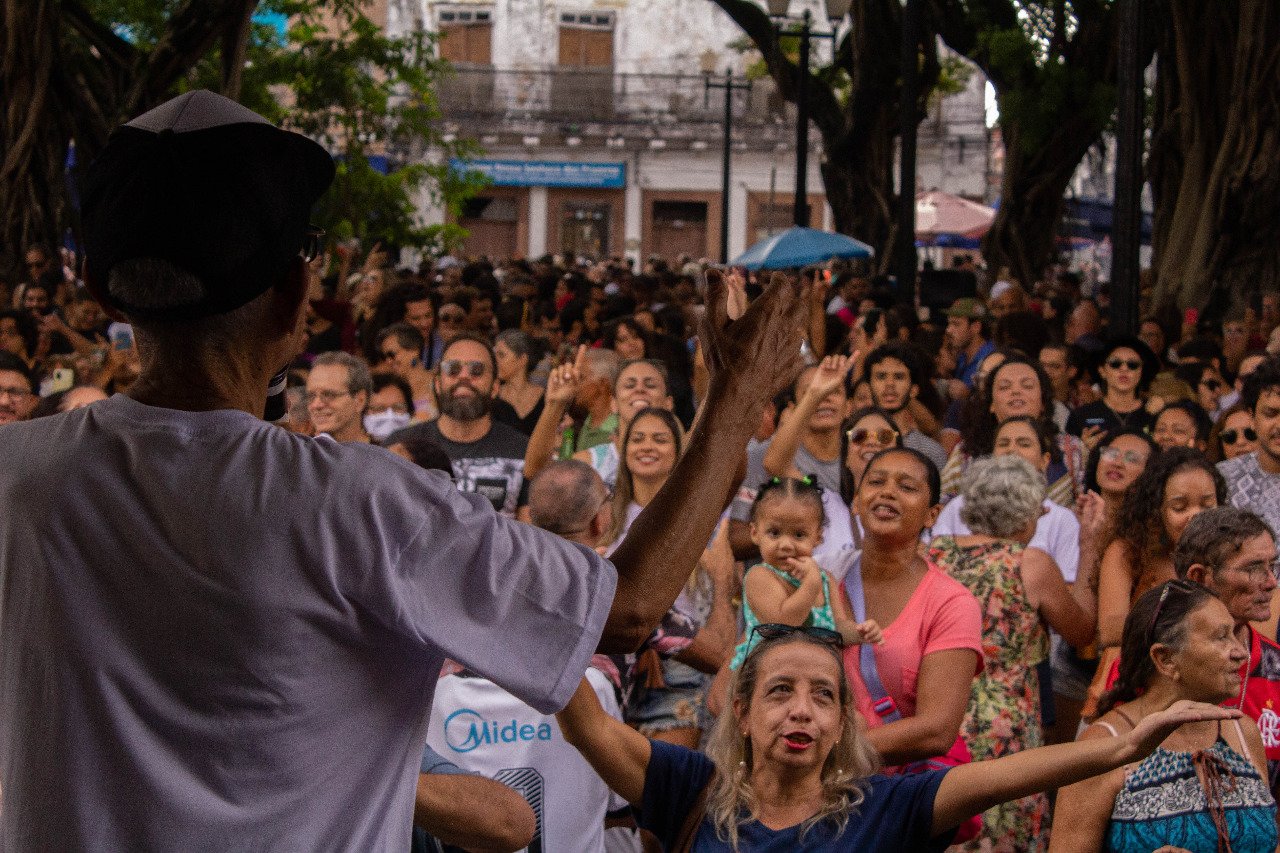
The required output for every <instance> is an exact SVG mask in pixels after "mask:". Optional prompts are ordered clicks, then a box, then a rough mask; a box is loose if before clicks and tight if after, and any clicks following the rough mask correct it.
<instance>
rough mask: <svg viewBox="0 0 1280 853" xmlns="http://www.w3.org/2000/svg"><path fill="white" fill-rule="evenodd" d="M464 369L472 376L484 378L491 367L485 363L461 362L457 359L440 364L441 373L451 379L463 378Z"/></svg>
mask: <svg viewBox="0 0 1280 853" xmlns="http://www.w3.org/2000/svg"><path fill="white" fill-rule="evenodd" d="M464 368H465V369H466V371H467V373H469V374H471V375H472V376H484V375H485V373H486V372H488V370H489V365H488V364H486V363H485V362H483V361H461V360H459V359H456V358H450V359H446V360H445V361H442V362H440V372H441V373H442V374H444V375H445V376H448V377H449V378H450V379H453V378H454V377H455V376H461V375H462V371H463V369H464Z"/></svg>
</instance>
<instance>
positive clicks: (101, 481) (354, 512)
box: [0, 92, 807, 851]
mask: <svg viewBox="0 0 1280 853" xmlns="http://www.w3.org/2000/svg"><path fill="white" fill-rule="evenodd" d="M333 171H334V167H333V162H332V160H331V159H330V157H329V155H328V154H327V153H325V151H324V150H323V149H322V148H321V147H320V146H319V145H317V144H315V143H314V142H312V141H311V140H308V139H306V138H305V137H302V136H299V135H297V134H293V133H287V132H285V131H282V130H280V129H278V128H276V127H274V126H272V125H271V124H270V123H268V122H267V121H266V120H264V119H262V118H261V117H260V116H257V115H255V114H254V113H252V112H250V111H249V110H247V109H245V108H244V107H242V106H240V105H239V104H236V103H235V102H233V101H230V100H228V99H226V98H223V97H221V96H218V95H214V94H212V93H210V92H189V93H187V94H185V95H182V96H179V97H178V98H175V99H173V100H171V101H169V102H167V103H165V104H163V105H161V106H160V107H157V108H156V109H154V110H152V111H150V112H148V113H146V114H144V115H142V116H140V117H138V118H137V119H135V120H133V121H132V122H130V123H129V124H128V125H125V126H124V127H121V128H118V129H117V130H116V131H115V132H114V133H113V134H112V136H111V137H110V139H109V140H108V142H107V144H106V146H105V147H104V149H103V151H102V153H101V154H100V155H99V156H98V158H97V160H96V161H95V162H94V163H93V165H92V166H91V167H90V169H89V171H88V174H87V177H86V183H85V188H84V193H83V219H84V237H85V246H86V252H85V258H86V260H85V284H86V286H87V287H89V288H90V289H91V291H92V292H93V293H94V295H95V296H96V297H97V298H98V299H99V301H100V302H102V303H103V304H104V306H107V307H109V313H110V314H111V315H112V316H113V318H114V319H117V320H124V321H127V322H130V323H131V324H132V326H133V329H134V332H135V336H136V339H137V346H138V350H139V353H140V355H141V373H140V375H139V377H138V379H137V380H136V381H135V382H134V384H133V385H131V386H130V389H129V391H128V393H127V394H120V395H116V396H115V397H113V398H111V399H110V400H103V401H101V402H99V403H95V404H94V405H93V406H91V407H88V408H84V409H80V410H77V411H72V412H67V413H65V414H61V415H55V416H53V417H50V418H46V419H43V420H41V421H40V422H39V423H13V424H8V425H5V426H3V427H0V433H3V434H2V435H0V588H2V589H4V595H3V596H0V787H2V788H3V791H4V809H3V811H2V812H0V849H4V850H40V851H64V850H65V851H72V850H76V851H78V850H84V849H95V850H100V851H133V850H139V849H156V850H182V849H200V848H207V847H209V846H210V845H216V846H217V847H218V848H220V849H226V850H318V849H328V850H393V849H403V848H405V847H407V846H408V841H409V827H410V821H411V810H412V806H413V796H412V792H413V789H414V786H415V783H416V781H417V776H418V769H419V766H420V763H421V755H422V751H421V748H422V746H423V744H424V743H425V741H426V729H427V719H428V715H429V712H430V705H431V697H432V693H433V690H434V686H435V682H436V678H437V675H438V673H439V671H440V666H441V664H442V662H443V660H444V659H445V658H446V657H448V658H453V659H455V660H458V661H459V662H461V663H463V664H465V665H467V666H469V667H471V668H473V669H475V670H476V671H478V672H481V673H483V674H485V675H486V676H488V677H490V678H492V679H493V680H494V682H495V683H498V684H501V685H503V687H504V688H506V689H508V690H510V691H511V692H512V693H513V694H514V695H517V696H519V697H520V698H521V699H522V700H523V701H525V702H528V703H529V704H530V705H532V706H533V707H535V708H537V709H539V710H540V711H542V712H547V713H549V712H552V711H554V710H556V709H557V708H559V707H561V706H562V705H563V704H564V703H565V702H566V701H567V700H568V698H569V697H570V696H571V695H572V693H573V691H574V690H575V689H576V688H577V686H578V684H579V682H580V681H581V679H582V673H583V672H584V670H585V669H586V666H587V662H588V660H589V659H590V657H591V654H592V652H594V651H596V650H597V649H599V650H601V651H610V652H614V651H616V652H623V651H628V650H631V649H634V648H636V647H637V646H639V644H640V643H641V642H643V640H644V639H645V638H646V637H647V636H648V635H649V633H650V632H651V630H652V628H653V626H654V625H656V624H657V623H658V622H659V620H660V619H661V618H662V617H663V616H664V615H665V614H666V612H667V610H668V608H669V607H670V606H671V603H672V602H673V601H674V600H675V597H676V595H677V594H678V593H679V591H680V590H681V589H682V588H683V586H684V584H685V581H686V580H687V578H688V576H689V573H690V572H691V571H692V569H693V567H694V565H695V563H696V561H697V560H698V558H699V557H700V555H701V554H702V550H703V546H704V545H705V543H706V541H707V539H708V538H709V537H710V535H711V531H712V529H713V528H714V526H715V523H716V520H717V518H718V516H719V510H720V507H721V506H722V505H723V500H724V499H725V497H726V496H727V495H728V494H729V493H730V490H731V489H732V488H733V483H732V482H731V480H732V476H733V471H734V468H735V463H736V462H737V460H738V459H739V458H740V456H741V454H742V451H743V448H744V447H745V446H746V442H747V439H748V437H749V436H750V434H751V431H752V429H753V427H754V424H755V423H757V422H758V421H759V417H760V411H761V409H762V408H763V406H764V403H765V400H767V399H768V396H769V394H770V393H772V391H773V390H774V388H773V387H772V386H773V385H774V384H775V383H776V382H777V381H778V380H779V379H785V378H787V377H788V376H789V375H790V373H791V372H792V371H795V370H798V369H799V366H800V363H799V361H800V359H799V348H800V342H799V336H798V333H797V332H795V330H796V329H798V328H799V326H800V324H801V319H802V317H803V314H804V300H805V299H806V298H807V297H806V296H805V295H804V294H802V293H799V292H796V291H795V290H794V289H793V288H788V287H786V286H785V285H786V283H785V281H782V280H778V281H775V282H774V284H773V285H771V287H770V288H769V290H768V291H766V293H765V295H764V296H762V297H761V298H760V299H759V300H757V302H756V303H755V304H754V305H752V306H751V308H749V309H748V311H747V313H746V314H745V315H743V316H742V317H741V318H740V319H739V320H737V321H734V322H732V323H730V322H729V321H728V319H727V316H726V314H725V308H724V305H725V302H724V300H725V286H724V282H723V280H722V278H721V277H720V276H719V275H718V274H715V275H711V276H709V279H708V303H709V307H708V318H707V322H706V323H705V325H704V333H705V334H704V339H703V349H704V352H705V353H706V355H707V359H708V365H709V367H710V368H711V371H712V376H713V379H712V388H711V391H710V393H709V395H708V403H707V406H706V408H705V409H704V411H703V418H702V423H701V425H700V427H699V428H698V429H697V430H695V431H694V433H693V435H692V436H691V439H690V443H691V445H693V446H694V447H695V448H696V451H695V452H690V453H688V454H686V456H685V457H684V458H683V459H682V460H681V462H680V463H679V464H678V465H677V467H676V470H675V472H674V473H673V474H672V478H671V479H672V481H673V488H669V489H664V490H663V491H662V492H661V493H659V495H658V496H656V497H655V499H654V500H653V501H652V502H650V504H649V506H648V508H647V510H646V512H644V513H643V514H642V515H641V516H640V518H639V519H637V521H636V523H635V525H634V527H633V531H634V532H635V533H636V537H635V539H636V541H635V542H631V541H630V540H628V541H627V542H624V543H623V546H622V547H621V548H619V549H618V551H617V552H616V554H615V557H614V561H613V562H614V564H615V565H616V567H617V568H616V571H615V569H614V566H611V565H610V564H609V563H608V562H606V561H605V560H604V559H603V558H601V557H599V556H598V555H597V554H595V552H593V551H592V550H591V549H589V548H585V547H582V546H580V545H576V544H574V543H570V542H566V541H564V540H563V539H560V538H558V537H555V536H551V535H549V534H547V533H545V532H543V531H539V530H536V529H535V528H533V527H530V526H528V525H522V524H519V523H517V522H514V521H511V520H509V519H506V518H503V517H502V516H500V515H498V514H497V513H496V512H494V510H493V507H492V505H491V504H490V503H489V501H488V500H487V499H485V498H483V497H481V496H479V495H474V494H463V493H461V492H459V491H458V490H456V489H455V488H453V486H452V484H451V483H449V481H448V480H447V479H446V478H445V477H444V476H443V475H441V474H438V473H432V472H426V471H423V470H421V469H419V468H417V467H416V466H414V465H412V464H410V463H409V462H407V461H406V460H403V459H401V458H399V457H397V456H396V455H394V454H390V453H387V452H385V451H384V450H381V449H379V448H373V447H369V446H366V445H363V444H354V443H353V444H340V443H337V442H333V441H329V440H315V439H311V438H308V437H306V436H301V435H297V434H294V433H290V432H288V431H286V430H283V429H280V428H278V427H276V426H273V425H271V424H268V423H266V422H264V421H263V420H262V419H261V418H262V415H263V413H264V411H265V408H266V407H265V401H266V399H267V393H268V389H269V387H270V386H271V384H272V377H273V375H275V374H277V373H278V372H279V371H280V370H281V368H283V367H284V366H285V365H287V364H289V363H290V362H291V361H292V360H293V358H294V357H295V356H296V355H297V354H298V353H299V352H300V351H301V350H302V345H303V340H304V330H305V324H304V320H305V306H306V303H307V298H306V297H307V291H308V285H309V281H308V279H309V271H308V266H307V262H308V259H309V258H311V257H314V256H316V254H317V253H318V251H319V248H318V246H317V245H316V241H315V240H314V239H313V237H314V236H315V235H314V231H313V229H310V228H309V227H308V225H307V222H308V219H309V213H310V209H311V206H312V204H313V203H314V202H315V201H316V199H317V198H319V196H320V195H321V193H323V192H324V190H325V189H326V188H327V187H328V185H329V183H330V181H331V180H332V177H333ZM775 374H776V376H777V377H778V379H775V378H773V377H774V376H775ZM708 436H715V440H714V441H709V440H708ZM655 541H660V542H662V543H663V548H661V549H656V548H653V547H651V543H653V542H655Z"/></svg>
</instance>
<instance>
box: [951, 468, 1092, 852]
mask: <svg viewBox="0 0 1280 853" xmlns="http://www.w3.org/2000/svg"><path fill="white" fill-rule="evenodd" d="M963 496H964V507H963V509H961V511H960V517H961V520H962V521H963V522H964V523H965V525H966V526H967V527H968V528H969V530H970V531H972V532H971V533H970V534H969V535H965V536H957V537H954V538H952V537H949V536H941V537H938V538H937V539H934V540H933V544H932V546H931V547H930V549H929V559H930V560H932V561H933V562H934V563H935V564H936V565H937V566H938V567H939V568H940V569H942V570H943V571H944V572H947V573H948V574H949V575H951V577H953V578H955V579H956V580H958V581H960V582H961V583H963V584H964V585H965V586H966V587H967V588H968V589H969V591H970V592H972V593H973V594H974V596H975V597H977V599H978V603H979V604H980V605H981V606H982V645H983V652H984V658H985V663H986V667H985V668H984V669H983V671H982V672H981V673H980V674H979V675H978V676H977V677H976V678H974V680H973V687H972V688H971V690H970V693H969V706H968V708H967V709H966V711H965V715H964V722H963V723H962V724H961V727H960V733H961V736H962V737H963V738H964V741H965V743H966V744H968V746H969V751H970V753H971V754H972V755H973V758H974V760H983V759H987V758H998V757H1000V756H1003V755H1009V754H1011V753H1015V752H1020V751H1022V750H1025V749H1032V748H1034V747H1038V746H1041V745H1042V744H1043V736H1042V732H1041V728H1040V682H1039V679H1038V677H1037V673H1036V664H1038V663H1040V662H1041V661H1043V660H1046V659H1047V658H1048V655H1049V637H1048V634H1047V633H1046V632H1045V627H1044V623H1048V624H1049V625H1051V626H1053V627H1054V628H1055V629H1057V631H1058V632H1059V633H1061V634H1062V636H1063V638H1064V639H1065V640H1066V641H1067V642H1068V643H1069V644H1071V645H1074V646H1086V645H1088V644H1089V642H1090V641H1091V640H1092V638H1093V631H1094V627H1095V626H1096V624H1097V610H1098V596H1097V588H1098V587H1097V564H1096V563H1095V562H1093V561H1090V565H1089V566H1082V567H1081V569H1082V572H1081V574H1080V576H1079V577H1078V579H1077V582H1076V583H1075V584H1074V586H1073V587H1071V588H1070V589H1069V588H1068V587H1067V584H1066V581H1064V580H1063V578H1062V572H1061V571H1060V570H1059V569H1058V566H1057V564H1056V563H1054V562H1053V559H1052V558H1051V557H1050V556H1049V555H1048V554H1046V553H1045V552H1044V551H1041V550H1040V549H1039V548H1027V547H1026V546H1027V543H1029V542H1030V541H1031V538H1032V537H1033V536H1034V535H1035V531H1036V522H1037V521H1039V520H1040V515H1041V513H1042V512H1043V508H1042V506H1041V504H1042V502H1043V501H1044V496H1045V481H1044V476H1043V475H1042V474H1041V473H1040V472H1039V471H1037V470H1036V469H1035V468H1034V467H1033V466H1032V465H1031V463H1030V462H1028V461H1027V460H1026V459H1023V458H1022V457H1021V456H1017V455H1012V454H1010V455H1003V456H995V457H992V458H990V459H980V460H978V461H977V462H975V463H973V465H972V466H971V467H970V468H969V471H968V473H967V474H966V475H965V480H964V487H963ZM1048 813H1049V802H1048V799H1047V798H1046V797H1045V796H1044V795H1042V794H1037V795H1035V796H1032V797H1027V798H1026V799H1023V800H1018V801H1017V802H1011V803H1005V804H1003V805H1000V806H997V807H996V808H994V809H992V810H991V811H989V812H987V813H986V814H984V815H983V816H982V831H981V833H980V834H979V835H978V837H977V838H975V839H973V840H972V841H970V842H967V843H966V844H965V845H964V846H963V847H962V848H960V849H963V850H973V851H977V850H983V851H992V853H1005V851H1007V853H1015V851H1017V853H1024V851H1035V850H1044V849H1045V848H1046V846H1047V845H1048V841H1049V834H1048V830H1049V827H1048V820H1047V818H1048Z"/></svg>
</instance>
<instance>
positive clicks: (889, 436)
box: [845, 429, 898, 447]
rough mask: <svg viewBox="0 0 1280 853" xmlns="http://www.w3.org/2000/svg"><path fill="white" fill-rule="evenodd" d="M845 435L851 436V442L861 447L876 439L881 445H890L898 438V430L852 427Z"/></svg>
mask: <svg viewBox="0 0 1280 853" xmlns="http://www.w3.org/2000/svg"><path fill="white" fill-rule="evenodd" d="M845 435H847V436H848V437H849V443H850V444H856V445H858V446H859V447H861V446H862V445H864V444H866V443H867V441H868V440H874V441H875V443H876V444H878V445H880V446H881V447H888V446H889V445H890V444H893V443H894V442H895V441H897V439H898V433H897V431H896V430H891V429H851V430H849V431H848V432H847V433H845Z"/></svg>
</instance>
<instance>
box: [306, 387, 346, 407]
mask: <svg viewBox="0 0 1280 853" xmlns="http://www.w3.org/2000/svg"><path fill="white" fill-rule="evenodd" d="M350 396H352V392H350V391H329V390H325V391H308V392H307V393H306V394H305V395H303V399H305V400H306V401H307V405H308V406H309V405H311V404H312V403H314V402H315V401H316V400H323V401H324V402H325V403H326V404H328V405H333V404H334V403H336V402H337V401H338V400H340V399H341V398H343V397H350Z"/></svg>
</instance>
